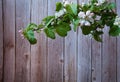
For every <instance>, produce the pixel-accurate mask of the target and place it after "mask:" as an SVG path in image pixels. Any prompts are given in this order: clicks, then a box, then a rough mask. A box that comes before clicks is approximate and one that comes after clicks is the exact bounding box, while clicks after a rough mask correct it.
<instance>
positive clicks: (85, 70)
mask: <svg viewBox="0 0 120 82" xmlns="http://www.w3.org/2000/svg"><path fill="white" fill-rule="evenodd" d="M83 2H84V3H87V2H88V0H79V4H81V3H83ZM77 82H91V39H90V38H89V37H85V35H83V34H82V32H81V28H80V29H79V31H78V79H77Z"/></svg>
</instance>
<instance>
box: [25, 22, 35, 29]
mask: <svg viewBox="0 0 120 82" xmlns="http://www.w3.org/2000/svg"><path fill="white" fill-rule="evenodd" d="M36 28H37V25H36V24H35V23H30V24H29V25H28V26H27V28H25V30H26V31H29V30H34V29H36Z"/></svg>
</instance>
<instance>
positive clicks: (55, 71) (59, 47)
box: [47, 0, 64, 82]
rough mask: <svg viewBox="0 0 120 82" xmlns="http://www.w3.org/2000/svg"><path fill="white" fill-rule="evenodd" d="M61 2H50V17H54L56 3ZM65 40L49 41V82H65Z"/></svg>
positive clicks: (51, 0)
mask: <svg viewBox="0 0 120 82" xmlns="http://www.w3.org/2000/svg"><path fill="white" fill-rule="evenodd" d="M58 1H60V0H48V15H53V14H54V11H55V3H56V2H58ZM63 62H64V60H63V39H62V38H60V37H57V38H56V39H55V40H52V39H48V73H47V78H48V79H47V82H63Z"/></svg>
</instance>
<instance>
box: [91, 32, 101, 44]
mask: <svg viewBox="0 0 120 82" xmlns="http://www.w3.org/2000/svg"><path fill="white" fill-rule="evenodd" d="M93 38H94V39H95V40H96V41H98V42H102V39H101V38H100V36H99V35H96V34H95V35H93Z"/></svg>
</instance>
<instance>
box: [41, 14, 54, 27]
mask: <svg viewBox="0 0 120 82" xmlns="http://www.w3.org/2000/svg"><path fill="white" fill-rule="evenodd" d="M54 18H55V16H47V17H46V18H44V19H43V22H45V27H48V26H49V25H50V23H51V22H52V21H53V20H54Z"/></svg>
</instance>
